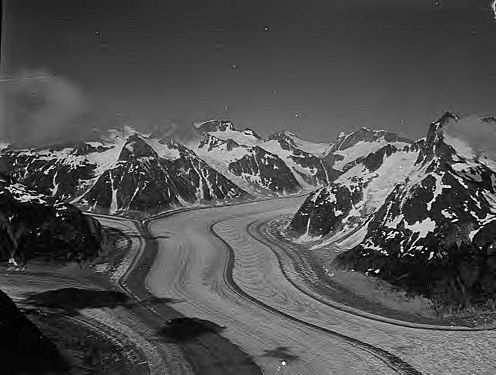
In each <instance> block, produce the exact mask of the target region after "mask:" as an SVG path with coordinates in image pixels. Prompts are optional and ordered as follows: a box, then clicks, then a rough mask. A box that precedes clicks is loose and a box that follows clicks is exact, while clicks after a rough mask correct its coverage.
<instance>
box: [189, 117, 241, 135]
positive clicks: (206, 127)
mask: <svg viewBox="0 0 496 375" xmlns="http://www.w3.org/2000/svg"><path fill="white" fill-rule="evenodd" d="M193 126H194V127H195V129H197V130H198V131H200V132H201V133H210V132H216V131H226V130H236V129H235V128H234V125H233V123H232V122H231V121H229V120H209V121H205V122H200V123H195V124H194V125H193Z"/></svg>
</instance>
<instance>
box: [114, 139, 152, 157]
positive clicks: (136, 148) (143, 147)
mask: <svg viewBox="0 0 496 375" xmlns="http://www.w3.org/2000/svg"><path fill="white" fill-rule="evenodd" d="M147 157H148V158H156V157H157V153H156V152H155V151H154V150H153V148H152V147H151V146H150V145H148V143H146V142H145V141H144V140H143V139H142V138H141V137H140V136H139V135H138V134H133V135H131V136H129V137H128V138H127V141H126V143H125V144H124V147H123V148H122V151H121V153H120V155H119V160H120V161H131V160H135V159H137V158H147Z"/></svg>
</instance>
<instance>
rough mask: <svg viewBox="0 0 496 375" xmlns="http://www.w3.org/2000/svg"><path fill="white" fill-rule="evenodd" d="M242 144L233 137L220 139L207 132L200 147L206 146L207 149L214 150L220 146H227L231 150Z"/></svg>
mask: <svg viewBox="0 0 496 375" xmlns="http://www.w3.org/2000/svg"><path fill="white" fill-rule="evenodd" d="M239 146H240V145H239V144H238V143H237V142H235V141H234V140H232V139H227V140H224V139H220V138H217V137H215V136H213V135H211V134H205V135H204V137H203V139H202V140H201V141H200V144H199V145H198V148H204V149H206V150H207V151H212V150H214V149H216V148H219V147H225V148H226V150H227V151H231V150H233V149H234V148H237V147H239Z"/></svg>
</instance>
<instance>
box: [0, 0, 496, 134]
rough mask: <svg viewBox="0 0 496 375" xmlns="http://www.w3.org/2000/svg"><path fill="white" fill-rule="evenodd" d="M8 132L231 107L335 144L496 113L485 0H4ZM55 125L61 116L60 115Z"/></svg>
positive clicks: (182, 119) (242, 123) (77, 129)
mask: <svg viewBox="0 0 496 375" xmlns="http://www.w3.org/2000/svg"><path fill="white" fill-rule="evenodd" d="M3 6H4V11H3V22H2V31H3V32H2V46H1V57H2V60H1V64H2V65H1V69H2V72H1V75H2V78H1V79H0V89H1V90H2V91H3V99H4V100H2V103H3V104H2V106H1V107H0V110H2V111H3V117H2V123H1V125H2V127H3V128H4V129H9V130H8V131H7V132H5V131H4V132H3V134H7V137H14V138H15V137H17V138H23V139H24V138H26V139H32V141H33V142H36V141H46V139H44V138H50V140H51V139H52V138H53V139H56V138H57V137H60V138H63V139H67V138H71V137H79V136H82V134H83V133H84V132H85V131H87V130H88V129H91V128H93V127H96V128H105V127H119V126H122V125H123V124H130V125H132V126H134V127H136V128H138V129H143V130H149V129H154V128H157V129H162V130H163V129H169V130H170V129H174V131H175V132H176V133H177V136H178V137H180V138H181V137H183V138H187V137H189V135H190V133H189V132H190V128H191V124H192V123H194V122H199V121H204V120H209V119H213V118H217V119H230V120H232V121H233V122H234V123H235V125H236V126H237V127H240V128H244V127H251V128H253V129H254V130H255V131H257V132H258V133H260V134H261V135H263V136H267V135H269V134H270V133H272V132H274V131H277V130H282V129H288V130H291V131H294V132H296V133H298V134H300V135H301V136H302V137H304V138H307V139H311V140H317V141H326V142H330V141H332V140H333V139H334V138H335V137H336V136H337V135H338V134H339V133H340V132H341V131H351V130H353V129H355V128H357V127H360V126H368V127H371V128H378V129H379V128H380V129H387V130H392V131H396V132H399V133H401V134H403V135H406V136H409V137H411V138H419V137H422V136H424V135H425V133H426V130H427V126H428V124H429V123H430V122H432V121H434V120H435V119H437V118H438V117H439V116H441V115H442V113H444V112H445V111H446V110H450V111H454V112H457V113H459V114H461V115H473V114H475V115H481V116H483V115H491V114H496V102H495V99H496V69H495V68H494V67H496V48H494V46H495V40H496V19H495V14H494V12H493V11H492V9H491V1H485V0H437V1H436V0H401V1H398V0H375V1H370V0H313V1H310V0H309V1H301V0H284V1H283V0H271V1H267V0H250V1H246V0H209V1H200V0H196V1H192V0H167V1H157V0H147V1H138V0H135V1H125V0H107V1H100V0H72V1H66V0H60V1H59V0H44V1H39V0H4V3H3ZM54 124H55V125H54Z"/></svg>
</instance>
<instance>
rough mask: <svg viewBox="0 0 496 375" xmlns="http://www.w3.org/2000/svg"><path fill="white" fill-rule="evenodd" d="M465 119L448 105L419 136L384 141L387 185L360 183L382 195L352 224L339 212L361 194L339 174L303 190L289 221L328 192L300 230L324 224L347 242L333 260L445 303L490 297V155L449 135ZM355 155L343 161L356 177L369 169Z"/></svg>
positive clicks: (495, 242) (495, 291)
mask: <svg viewBox="0 0 496 375" xmlns="http://www.w3.org/2000/svg"><path fill="white" fill-rule="evenodd" d="M463 123H464V119H460V117H459V116H457V115H455V114H452V113H446V114H445V115H444V116H442V117H441V118H440V119H439V120H438V121H435V122H433V123H432V124H431V125H430V127H429V131H428V134H427V137H426V138H425V140H421V141H419V142H417V143H415V144H413V145H410V146H408V147H406V148H404V149H403V150H402V151H399V150H392V149H391V150H390V151H389V156H387V155H388V152H386V151H385V152H384V155H383V157H382V159H383V162H382V164H381V166H380V167H379V168H378V169H376V171H375V173H378V174H379V175H380V176H381V177H380V180H381V181H382V182H381V183H386V181H388V180H389V182H387V183H386V185H387V188H385V189H384V191H382V192H381V189H379V190H372V191H370V187H368V188H367V189H368V190H369V192H370V193H371V194H372V195H374V196H375V197H380V199H377V200H378V204H374V209H373V210H370V211H367V210H365V211H364V212H363V214H362V215H361V216H360V218H359V219H357V221H358V223H359V224H358V225H355V226H352V225H349V220H347V219H346V218H347V215H348V216H349V212H354V210H356V205H357V203H356V202H359V203H358V204H360V202H361V200H360V199H359V198H356V197H360V196H363V195H364V194H363V191H364V190H363V188H360V187H359V188H358V193H357V192H355V190H353V188H350V186H349V185H346V184H340V182H341V181H339V179H338V180H337V181H336V182H335V184H332V185H331V186H329V187H327V188H326V189H327V190H326V191H321V192H320V193H319V194H318V195H315V194H314V195H313V196H312V197H310V198H309V200H307V202H305V204H304V205H303V207H302V208H300V211H299V213H298V214H297V215H296V216H295V218H294V219H293V223H292V224H291V225H292V226H293V227H294V228H296V229H299V230H300V233H301V232H302V231H301V226H302V225H303V224H304V220H305V217H312V216H315V215H318V213H320V212H319V210H321V209H320V207H318V208H317V205H316V204H314V203H313V202H312V199H313V200H315V201H319V200H320V201H325V202H326V203H325V204H324V205H325V206H326V207H327V211H326V212H325V213H321V215H320V216H319V220H320V221H319V223H317V224H315V225H313V224H311V225H310V229H309V230H308V231H307V232H308V233H309V234H310V235H311V234H314V235H323V234H326V233H329V234H328V236H329V237H328V238H329V239H330V240H329V241H328V242H333V243H334V244H338V245H339V246H341V247H342V248H343V249H344V250H345V251H343V252H342V253H340V254H339V255H338V256H337V257H336V259H335V261H334V263H335V265H337V266H339V267H344V268H346V269H354V270H357V271H360V272H364V273H369V274H373V275H374V276H376V277H380V278H382V279H384V280H387V281H389V282H391V283H392V284H393V285H396V286H399V287H401V288H403V289H405V290H407V291H408V292H411V293H415V294H421V295H423V296H426V297H428V298H431V299H432V300H434V301H436V302H437V303H439V304H440V305H443V306H444V305H448V306H456V307H467V306H471V305H474V304H484V303H488V301H489V302H490V301H492V299H494V297H495V295H496V251H495V246H496V168H495V166H496V163H495V162H493V161H492V160H491V159H490V158H488V157H487V156H486V155H483V154H481V153H480V152H478V151H477V150H474V149H473V148H472V147H471V146H470V145H469V144H468V143H467V142H465V141H464V140H463V139H460V138H456V137H454V136H452V133H453V132H454V133H455V134H456V129H457V127H461V126H462V124H463ZM477 126H486V127H487V126H494V122H492V120H491V119H490V118H484V119H482V120H480V121H479V123H478V125H477ZM481 130H482V129H478V128H477V127H472V128H471V131H472V132H478V131H481ZM485 130H487V129H485ZM494 131H496V129H494ZM391 151H393V152H391ZM374 154H376V153H374ZM371 155H373V154H371ZM392 158H396V159H397V160H396V161H394V159H392ZM379 159H380V157H379ZM399 160H403V162H400V161H399ZM385 162H386V163H388V164H390V163H392V164H393V166H392V168H391V169H390V170H389V172H385V171H381V169H383V168H384V164H385ZM359 164H363V162H362V163H357V164H356V165H354V166H353V167H351V168H350V169H348V170H347V173H350V174H355V181H358V184H360V182H361V181H362V180H363V179H364V178H365V179H366V178H367V177H364V176H366V174H367V173H368V172H367V171H365V170H363V169H362V170H358V169H356V168H357V166H358V165H359ZM354 169H356V170H355V171H353V170H354ZM369 170H370V169H369ZM345 174H346V173H345ZM344 176H345V175H343V176H341V177H340V178H344ZM347 181H353V177H350V178H348V179H347ZM372 183H373V182H369V183H368V185H367V186H370V184H372ZM354 186H355V185H353V186H352V187H354ZM384 196H385V197H384ZM350 202H351V203H350ZM341 211H343V213H341ZM343 219H344V220H343ZM314 220H315V221H316V219H311V220H310V222H311V223H312V222H313V221H314ZM341 221H343V222H344V223H343V224H341ZM307 224H308V222H307ZM346 249H349V250H346Z"/></svg>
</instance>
